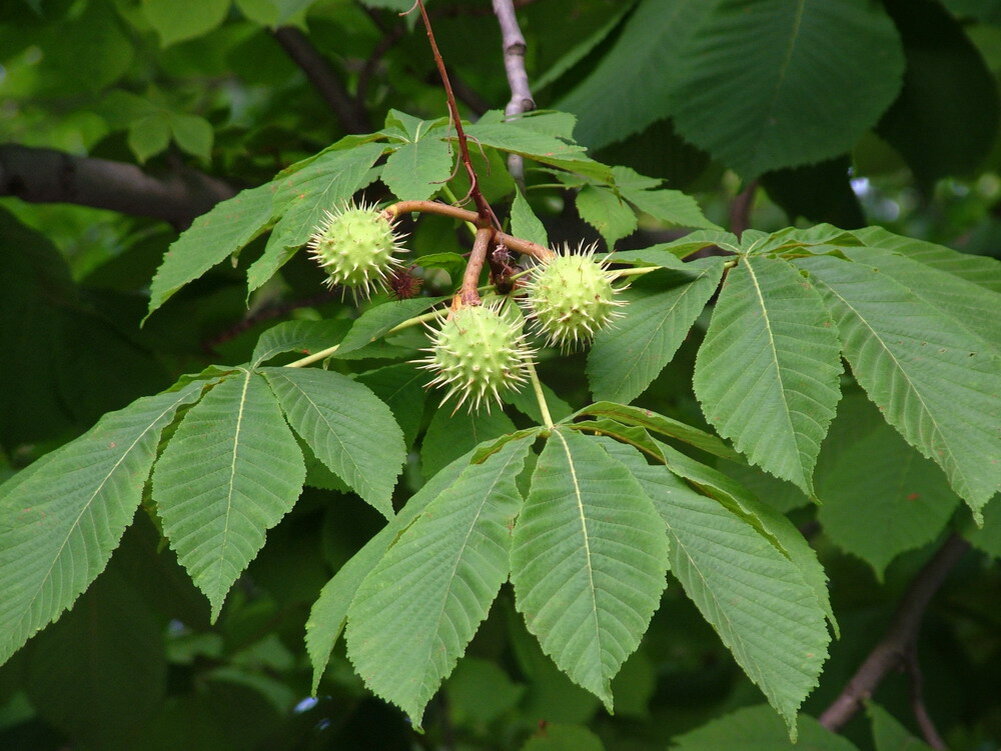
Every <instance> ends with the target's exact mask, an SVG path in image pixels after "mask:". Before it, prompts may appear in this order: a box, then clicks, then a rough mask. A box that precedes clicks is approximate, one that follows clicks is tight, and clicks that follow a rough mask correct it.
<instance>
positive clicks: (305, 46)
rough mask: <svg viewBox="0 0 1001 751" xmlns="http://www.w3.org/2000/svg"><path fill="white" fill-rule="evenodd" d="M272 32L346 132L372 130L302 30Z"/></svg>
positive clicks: (287, 28)
mask: <svg viewBox="0 0 1001 751" xmlns="http://www.w3.org/2000/svg"><path fill="white" fill-rule="evenodd" d="M271 33H272V35H273V36H274V38H275V40H276V41H277V42H278V44H280V45H281V46H282V48H283V49H284V50H285V52H286V53H287V54H288V56H289V57H290V58H292V61H293V62H294V63H295V64H296V65H298V66H299V67H300V68H302V70H303V72H304V73H305V74H306V78H308V79H309V82H310V83H311V84H313V87H314V88H315V89H316V90H317V92H319V94H320V96H321V97H323V101H325V102H326V103H327V105H328V106H329V107H330V109H331V110H332V111H333V113H334V115H335V116H336V117H337V121H338V122H339V123H340V126H341V127H342V128H343V129H344V130H345V132H347V133H368V132H370V131H371V130H372V124H371V122H370V121H369V118H368V112H367V111H366V109H365V107H364V106H363V104H362V102H360V101H358V100H357V99H355V98H354V97H352V96H351V94H349V93H348V90H347V87H346V86H345V85H344V83H343V81H341V79H340V77H339V76H338V75H337V72H336V71H335V70H334V68H333V67H332V66H331V64H330V63H329V62H328V60H327V59H326V58H325V57H324V56H323V55H321V54H320V51H319V50H318V49H316V47H314V46H313V43H312V42H310V41H309V38H308V37H307V36H306V35H305V34H303V33H302V31H300V30H299V29H297V28H296V27H294V26H281V27H279V28H277V29H275V30H274V31H273V32H271Z"/></svg>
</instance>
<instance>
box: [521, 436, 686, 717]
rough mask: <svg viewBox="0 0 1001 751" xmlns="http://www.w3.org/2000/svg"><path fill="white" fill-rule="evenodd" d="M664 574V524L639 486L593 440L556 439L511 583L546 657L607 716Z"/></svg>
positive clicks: (538, 480) (527, 516)
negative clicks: (616, 680) (592, 696)
mask: <svg viewBox="0 0 1001 751" xmlns="http://www.w3.org/2000/svg"><path fill="white" fill-rule="evenodd" d="M667 566H668V546H667V538H666V536H665V534H664V528H663V522H662V521H661V519H660V517H659V516H658V514H657V511H656V509H655V508H654V507H653V504H652V502H651V501H650V499H649V498H647V497H646V496H645V495H644V493H643V491H642V489H641V488H640V486H639V484H638V483H637V481H636V480H635V479H634V478H633V477H632V476H631V475H630V473H629V472H628V471H627V470H626V469H625V468H624V467H623V466H622V465H621V464H620V463H618V462H616V461H614V460H612V459H610V458H609V456H608V455H607V454H606V453H605V452H604V450H603V449H602V448H601V446H600V445H599V444H598V443H596V442H595V439H594V438H590V437H585V436H582V435H578V434H575V433H572V432H569V431H565V430H560V429H557V430H554V431H553V433H552V434H551V435H550V437H549V440H548V441H547V443H546V446H545V448H544V449H543V451H542V454H541V456H540V457H539V461H538V464H537V466H536V469H535V472H534V473H533V476H532V483H531V490H530V491H529V494H528V497H527V499H526V501H525V506H524V509H523V511H522V513H521V516H520V517H519V518H518V523H517V525H516V526H515V530H514V541H513V547H512V551H511V581H512V583H513V584H514V590H515V598H516V605H517V607H518V610H519V611H520V612H521V613H522V614H523V615H524V616H525V623H526V625H527V626H528V630H529V631H530V632H532V633H533V634H535V636H536V637H537V638H538V640H539V644H540V645H541V646H542V649H543V651H544V652H545V653H546V654H548V655H549V656H550V657H551V658H552V659H553V661H554V662H555V663H556V665H557V666H558V667H559V668H560V669H561V670H562V671H563V672H565V673H566V674H567V675H568V676H569V677H570V678H571V680H573V681H574V682H575V683H577V684H578V685H580V686H583V687H584V688H586V689H588V690H589V691H591V692H592V693H593V694H595V695H596V696H598V697H599V698H600V699H601V700H602V702H603V703H604V704H605V705H606V707H608V708H609V709H611V706H612V695H611V689H610V685H609V683H610V681H611V679H612V677H613V676H614V675H615V674H616V673H617V672H618V670H619V668H620V667H621V665H622V663H623V662H624V661H625V659H626V657H628V656H629V655H630V654H631V653H632V652H633V651H634V650H635V649H636V647H637V645H638V644H639V641H640V638H641V637H642V636H643V633H644V632H645V631H646V628H647V626H648V624H649V622H650V618H651V617H652V616H653V612H654V610H655V609H656V608H657V605H658V603H659V600H660V595H661V592H663V590H664V587H665V585H666V580H665V574H666V571H667Z"/></svg>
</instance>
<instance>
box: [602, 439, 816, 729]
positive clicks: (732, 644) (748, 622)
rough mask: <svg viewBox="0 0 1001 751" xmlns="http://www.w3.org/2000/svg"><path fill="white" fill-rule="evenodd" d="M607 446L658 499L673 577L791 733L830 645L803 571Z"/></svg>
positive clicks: (716, 510) (685, 489) (751, 532)
mask: <svg viewBox="0 0 1001 751" xmlns="http://www.w3.org/2000/svg"><path fill="white" fill-rule="evenodd" d="M601 445H602V446H603V447H604V448H605V450H606V451H607V452H608V454H609V455H610V456H612V457H614V458H615V459H617V460H618V461H620V462H622V464H624V465H625V466H626V467H627V468H628V469H629V471H630V472H631V473H632V474H633V476H634V477H636V479H637V480H638V481H639V483H640V485H641V486H642V487H643V490H644V492H645V493H646V494H647V496H649V497H650V498H651V499H652V500H653V503H654V506H655V507H656V508H657V511H658V512H659V513H660V515H661V516H662V517H663V519H664V522H665V524H666V525H667V534H668V537H669V538H670V540H671V571H672V572H673V573H674V575H675V576H676V577H677V578H678V580H679V581H680V582H681V584H682V586H683V587H684V588H685V592H686V593H687V594H688V596H689V597H690V598H691V599H692V601H693V602H694V603H695V604H696V606H697V607H698V608H699V611H700V612H701V613H702V615H703V616H704V617H705V619H706V620H707V621H709V623H711V624H712V626H713V628H714V629H716V631H717V633H718V634H719V635H720V638H721V639H722V640H723V643H724V644H726V646H727V648H728V649H729V650H730V651H731V652H732V653H733V656H734V658H735V659H736V660H737V663H738V664H739V665H740V666H741V668H743V670H744V672H745V673H747V675H748V677H749V678H750V679H751V680H752V681H754V683H755V684H757V685H758V686H759V687H760V688H761V690H762V691H763V692H764V694H765V696H766V697H767V698H768V701H769V702H770V703H771V704H772V706H773V707H774V708H775V710H776V711H777V712H779V713H780V714H781V715H782V716H783V718H785V720H786V722H787V724H788V725H789V727H790V730H791V729H792V728H793V727H794V726H795V721H796V711H797V709H798V708H799V706H800V704H802V702H803V700H804V699H805V698H806V696H807V694H809V693H810V691H811V690H812V689H813V688H814V687H815V686H816V685H817V682H818V679H819V676H820V672H821V668H822V666H823V664H824V661H825V660H826V658H827V645H828V643H829V642H830V635H829V634H828V632H827V626H826V624H825V620H824V619H825V613H824V610H823V608H822V607H821V606H820V604H819V603H818V602H817V598H816V594H815V592H814V591H813V588H812V587H811V586H810V584H809V583H808V582H807V580H806V578H805V577H804V575H803V572H802V571H801V570H800V569H799V567H798V566H797V565H796V564H795V563H794V562H793V561H791V560H789V558H787V557H786V556H785V555H783V553H782V552H781V551H780V550H779V549H777V548H776V547H775V546H774V545H773V544H772V542H771V541H770V540H769V539H767V538H766V537H763V536H762V535H761V534H760V533H759V532H758V530H756V529H755V528H754V527H753V526H751V525H750V524H748V523H747V521H745V520H744V519H741V518H740V517H739V516H737V515H736V514H734V513H733V512H732V511H730V510H728V509H727V508H725V507H724V506H723V505H721V504H719V503H718V502H716V501H715V500H713V499H712V498H709V497H707V496H705V495H702V494H701V493H699V492H697V491H695V490H694V489H692V487H691V486H690V485H688V484H687V483H685V482H684V481H682V480H681V479H679V478H677V477H675V476H674V474H672V473H671V472H670V471H668V470H667V468H666V467H663V466H651V465H649V464H647V462H646V460H645V459H644V458H643V457H642V456H641V455H640V454H638V453H637V452H636V451H635V450H634V449H632V448H630V447H628V446H624V445H623V444H621V443H616V442H613V441H610V440H607V439H606V440H603V441H602V442H601Z"/></svg>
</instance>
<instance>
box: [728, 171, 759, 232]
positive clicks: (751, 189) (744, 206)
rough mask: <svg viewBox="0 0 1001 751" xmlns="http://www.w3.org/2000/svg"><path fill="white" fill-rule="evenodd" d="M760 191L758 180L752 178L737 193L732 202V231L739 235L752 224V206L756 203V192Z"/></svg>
mask: <svg viewBox="0 0 1001 751" xmlns="http://www.w3.org/2000/svg"><path fill="white" fill-rule="evenodd" d="M757 191H758V181H757V180H751V182H749V183H748V184H747V185H746V186H744V189H743V190H742V191H740V193H738V194H737V196H736V197H735V198H734V199H733V203H731V204H730V231H731V232H732V233H733V234H735V235H736V236H737V237H740V236H741V235H742V234H744V230H745V229H747V228H748V227H750V226H751V206H752V205H753V204H754V194H755V193H757Z"/></svg>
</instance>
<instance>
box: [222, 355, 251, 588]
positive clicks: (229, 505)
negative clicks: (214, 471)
mask: <svg viewBox="0 0 1001 751" xmlns="http://www.w3.org/2000/svg"><path fill="white" fill-rule="evenodd" d="M244 372H245V373H246V374H247V377H246V378H245V379H244V380H243V391H242V392H241V393H240V409H239V411H238V412H237V413H236V432H235V437H234V439H233V460H232V461H231V462H230V465H229V487H228V488H227V492H226V522H225V526H224V527H223V529H222V545H220V546H219V557H218V558H217V559H216V565H215V568H216V569H217V570H219V569H220V568H221V566H222V564H223V562H224V560H225V558H226V549H227V547H228V545H229V522H230V519H231V518H232V512H233V488H235V487H236V457H237V454H238V453H239V450H240V431H241V430H243V408H244V405H245V404H246V403H247V389H248V388H249V387H250V379H251V378H252V377H253V373H251V372H250V371H249V370H246V371H244Z"/></svg>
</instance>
